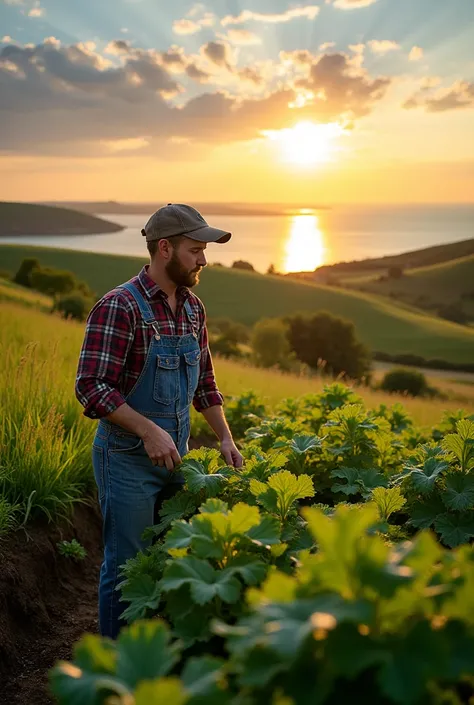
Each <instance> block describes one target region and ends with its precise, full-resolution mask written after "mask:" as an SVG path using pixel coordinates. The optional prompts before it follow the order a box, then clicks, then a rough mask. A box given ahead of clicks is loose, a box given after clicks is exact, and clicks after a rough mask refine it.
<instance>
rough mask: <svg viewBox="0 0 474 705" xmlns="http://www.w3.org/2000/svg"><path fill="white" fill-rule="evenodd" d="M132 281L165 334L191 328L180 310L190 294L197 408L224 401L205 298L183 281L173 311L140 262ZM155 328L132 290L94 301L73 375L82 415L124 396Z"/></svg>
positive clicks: (106, 408) (104, 410) (108, 409)
mask: <svg viewBox="0 0 474 705" xmlns="http://www.w3.org/2000/svg"><path fill="white" fill-rule="evenodd" d="M131 281H132V283H133V284H134V285H135V286H137V287H138V289H139V290H140V291H141V293H142V294H144V296H145V298H146V299H147V300H148V301H149V303H150V306H151V309H152V311H153V313H154V315H155V319H156V321H157V323H158V325H159V328H160V331H161V332H162V333H163V335H186V334H189V333H192V332H193V329H192V327H191V323H190V322H189V320H188V317H187V315H186V312H185V310H184V302H185V300H186V299H188V300H189V303H190V304H191V307H192V309H193V313H194V314H195V316H196V319H197V321H198V325H199V334H198V342H199V347H200V348H201V363H200V376H199V383H198V388H197V390H196V394H195V396H194V399H193V406H194V407H195V409H197V411H202V410H203V409H206V408H209V407H210V406H215V405H217V404H219V405H222V404H223V397H222V394H221V393H220V392H219V390H218V388H217V385H216V381H215V377H214V369H213V365H212V358H211V353H210V351H209V345H208V334H207V327H206V314H205V310H204V306H203V303H202V301H201V300H200V299H198V297H197V296H195V295H194V294H193V293H192V292H191V291H189V289H187V288H186V287H180V288H179V289H178V290H177V292H176V299H177V307H176V315H175V316H174V315H173V312H172V311H171V307H170V305H169V303H168V297H167V295H166V294H165V292H164V291H163V290H162V289H160V287H159V286H158V284H156V283H155V282H154V281H153V280H152V279H151V278H150V277H149V276H148V265H146V266H145V267H143V269H142V270H141V272H140V273H139V274H138V276H136V277H134V278H133V279H132V280H131ZM152 335H153V330H152V328H151V326H147V325H146V324H145V323H144V322H143V319H142V317H141V314H140V310H139V308H138V305H137V303H136V301H135V299H134V298H133V296H132V295H131V294H130V293H129V292H128V291H127V290H125V289H113V290H112V291H110V292H109V293H108V294H106V295H105V296H103V297H102V299H100V301H98V302H97V303H96V305H95V306H94V308H93V309H92V311H91V312H90V314H89V316H88V318H87V323H86V332H85V337H84V342H83V345H82V350H81V354H80V358H79V365H78V370H77V377H76V396H77V398H78V400H79V401H80V402H81V404H82V405H83V406H84V415H85V416H89V417H90V418H101V417H103V416H107V415H108V414H110V413H112V412H113V411H115V409H117V408H118V407H119V406H121V405H122V404H123V403H124V402H125V397H126V396H127V393H128V392H129V391H131V389H132V387H133V386H134V384H135V382H136V381H137V379H138V378H139V376H140V373H141V371H142V369H143V366H144V364H145V360H146V356H147V353H148V347H149V344H150V339H151V336H152Z"/></svg>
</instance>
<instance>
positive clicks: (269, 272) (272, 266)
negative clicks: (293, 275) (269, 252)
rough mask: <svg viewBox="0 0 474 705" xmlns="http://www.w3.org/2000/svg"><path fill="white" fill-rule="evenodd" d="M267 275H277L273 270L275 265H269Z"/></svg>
mask: <svg viewBox="0 0 474 705" xmlns="http://www.w3.org/2000/svg"><path fill="white" fill-rule="evenodd" d="M267 274H277V271H276V269H275V265H274V264H271V265H270V266H269V267H268V269H267Z"/></svg>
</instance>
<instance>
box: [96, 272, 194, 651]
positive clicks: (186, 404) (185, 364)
mask: <svg viewBox="0 0 474 705" xmlns="http://www.w3.org/2000/svg"><path fill="white" fill-rule="evenodd" d="M119 288H122V289H127V290H128V291H129V292H130V293H131V294H132V296H133V297H134V299H135V301H136V302H137V304H138V306H139V308H140V314H141V316H142V317H143V320H144V322H145V323H146V324H147V325H149V326H150V327H151V328H153V331H154V334H153V335H152V337H151V341H150V347H149V350H148V355H147V357H146V361H145V365H144V367H143V370H142V372H141V374H140V377H139V379H138V380H137V382H136V384H135V385H134V387H133V389H132V390H131V391H130V393H129V394H128V395H127V397H126V402H127V404H129V405H130V406H131V407H132V408H133V409H135V411H138V412H139V413H140V414H142V415H143V416H146V417H148V418H150V419H152V420H153V421H154V422H155V423H156V424H157V425H158V426H160V427H161V428H163V429H165V430H166V431H168V433H169V434H170V435H171V437H172V438H173V440H174V442H175V444H176V447H177V449H178V452H179V454H180V455H181V457H183V455H185V454H186V453H187V452H188V440H189V433H190V418H189V408H190V405H191V403H192V400H193V397H194V394H195V391H196V388H197V386H198V380H199V373H200V365H199V362H200V359H201V350H200V347H199V343H198V340H197V322H196V318H195V316H194V314H193V312H192V309H191V306H190V304H189V302H188V301H186V302H185V304H184V307H185V311H186V315H187V317H188V319H189V322H190V324H191V327H192V329H193V333H192V334H189V335H182V336H179V335H161V333H160V331H159V326H158V323H157V322H156V321H155V318H154V316H153V312H152V310H151V308H150V305H149V303H148V302H147V301H146V300H145V299H144V297H143V296H142V294H141V293H140V291H139V290H138V289H137V287H135V286H134V285H133V284H132V283H130V282H127V283H126V284H123V285H122V286H121V287H119ZM92 459H93V466H94V475H95V479H96V482H97V486H98V492H99V502H100V508H101V512H102V517H103V542H104V561H103V563H102V567H101V571H100V584H99V627H100V633H101V634H102V635H103V636H108V637H111V638H113V639H115V638H116V636H117V634H118V632H119V629H120V628H121V627H122V626H124V622H123V621H122V620H119V615H120V614H121V613H122V612H123V610H124V609H125V608H126V603H123V602H119V597H120V594H119V592H117V591H116V589H115V588H116V587H117V584H118V582H119V579H118V572H119V567H120V566H121V565H122V564H123V563H125V561H126V560H127V559H128V558H132V557H134V556H135V555H136V554H137V553H138V551H140V550H143V549H145V548H146V547H147V546H149V545H150V544H151V541H144V540H143V539H142V533H143V531H144V530H145V529H146V528H147V527H148V526H151V525H152V524H153V517H154V509H155V503H156V501H157V499H158V497H159V495H160V493H161V492H162V490H163V489H164V488H165V487H167V495H169V494H172V490H173V487H170V485H173V486H174V488H175V489H176V490H177V489H179V487H180V486H181V485H182V483H183V477H182V475H181V474H180V473H179V472H170V471H169V470H167V469H166V467H159V466H155V465H153V463H152V462H151V460H150V458H149V457H148V455H147V453H146V451H145V448H144V445H143V441H142V440H141V439H139V438H138V436H135V435H134V434H133V433H129V432H128V431H125V429H122V428H121V427H120V426H118V425H116V424H113V423H111V422H110V421H108V420H106V419H101V420H100V421H99V425H98V428H97V432H96V435H95V439H94V443H93V448H92ZM168 490H171V492H169V493H168Z"/></svg>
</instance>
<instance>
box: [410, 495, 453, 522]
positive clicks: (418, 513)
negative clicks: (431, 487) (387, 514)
mask: <svg viewBox="0 0 474 705" xmlns="http://www.w3.org/2000/svg"><path fill="white" fill-rule="evenodd" d="M445 511H446V507H445V506H444V504H443V502H442V501H441V499H440V498H439V496H438V495H432V496H431V497H426V498H425V499H423V501H422V502H418V503H417V504H414V505H413V506H412V507H411V508H410V520H409V523H410V524H413V526H416V527H417V528H418V529H428V528H429V527H430V526H431V525H432V524H434V522H435V521H436V519H437V518H438V517H439V516H440V515H441V514H444V513H445Z"/></svg>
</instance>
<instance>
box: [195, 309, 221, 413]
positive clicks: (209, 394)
mask: <svg viewBox="0 0 474 705" xmlns="http://www.w3.org/2000/svg"><path fill="white" fill-rule="evenodd" d="M199 303H200V309H201V310H200V314H201V319H202V325H201V329H200V333H199V337H198V341H199V347H200V348H201V362H200V374H199V382H198V386H197V389H196V394H195V395H194V399H193V406H194V408H195V409H196V411H203V409H208V408H209V407H211V406H217V405H219V406H222V405H223V404H224V397H223V396H222V394H221V393H220V391H219V389H218V388H217V383H216V378H215V375H214V366H213V364H212V357H211V351H210V350H209V336H208V332H207V326H206V313H205V310H204V305H203V303H202V302H201V301H200V302H199Z"/></svg>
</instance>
